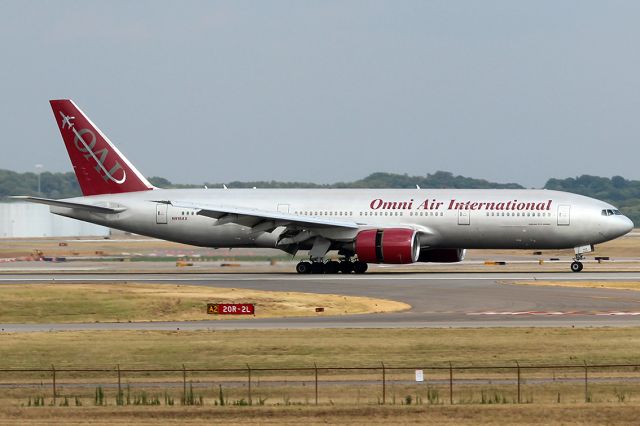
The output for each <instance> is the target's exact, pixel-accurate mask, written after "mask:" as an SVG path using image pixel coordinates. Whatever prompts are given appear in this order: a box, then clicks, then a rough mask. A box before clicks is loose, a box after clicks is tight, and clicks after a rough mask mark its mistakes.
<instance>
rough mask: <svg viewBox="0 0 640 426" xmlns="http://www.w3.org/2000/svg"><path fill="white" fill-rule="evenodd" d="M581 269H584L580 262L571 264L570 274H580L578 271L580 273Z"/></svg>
mask: <svg viewBox="0 0 640 426" xmlns="http://www.w3.org/2000/svg"><path fill="white" fill-rule="evenodd" d="M582 268H584V265H583V264H582V262H573V263H571V271H572V272H580V271H582Z"/></svg>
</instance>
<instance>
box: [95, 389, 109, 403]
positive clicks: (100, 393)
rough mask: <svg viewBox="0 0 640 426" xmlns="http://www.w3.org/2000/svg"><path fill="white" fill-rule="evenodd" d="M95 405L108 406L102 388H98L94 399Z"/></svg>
mask: <svg viewBox="0 0 640 426" xmlns="http://www.w3.org/2000/svg"><path fill="white" fill-rule="evenodd" d="M93 402H94V405H106V404H105V400H104V391H103V390H102V386H98V387H97V388H96V392H95V395H94V399H93Z"/></svg>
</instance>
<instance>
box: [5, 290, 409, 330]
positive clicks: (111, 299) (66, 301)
mask: <svg viewBox="0 0 640 426" xmlns="http://www.w3.org/2000/svg"><path fill="white" fill-rule="evenodd" d="M0 298H1V299H2V304H0V318H1V319H2V322H4V323H11V322H21V323H48V322H93V321H99V322H118V321H186V320H212V319H230V318H238V317H240V318H242V317H244V318H247V316H246V315H244V316H243V315H208V314H207V313H206V307H207V303H253V304H255V305H256V315H255V317H257V318H268V317H293V316H312V315H343V314H363V313H373V312H395V311H402V310H406V309H409V308H410V306H409V305H407V304H406V303H402V302H394V301H391V300H383V299H374V298H369V297H354V296H340V295H331V294H309V293H298V292H275V291H260V290H245V289H237V288H213V287H203V286H188V285H186V286H185V285H168V284H138V283H129V284H94V283H92V284H16V285H3V286H2V287H0ZM316 307H323V308H324V313H321V314H317V313H316V312H315V308H316ZM248 318H252V316H249V317H248Z"/></svg>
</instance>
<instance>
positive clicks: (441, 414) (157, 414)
mask: <svg viewBox="0 0 640 426" xmlns="http://www.w3.org/2000/svg"><path fill="white" fill-rule="evenodd" d="M638 410H639V407H638V406H637V405H630V404H613V405H607V404H598V405H592V404H577V405H570V406H557V405H506V406H478V405H460V406H452V407H450V406H428V407H426V406H425V407H416V406H410V407H408V406H405V407H398V406H395V407H392V406H361V407H326V406H325V407H295V406H294V407H213V408H212V407H208V408H207V407H79V408H76V407H54V408H49V407H43V408H10V409H4V410H2V411H0V424H15V423H20V424H26V425H35V424H60V423H65V424H71V423H74V424H86V423H91V424H98V425H102V424H104V425H106V424H133V423H135V424H137V425H157V424H176V423H179V424H203V423H204V424H211V423H212V422H213V423H216V424H290V425H300V424H307V425H319V424H353V425H369V424H385V425H388V424H394V425H396V424H397V425H408V424H443V425H460V424H468V425H471V424H473V425H501V424H512V425H534V424H536V425H537V424H564V425H586V424H589V425H594V424H602V425H605V424H607V425H610V424H619V425H635V424H637V422H638Z"/></svg>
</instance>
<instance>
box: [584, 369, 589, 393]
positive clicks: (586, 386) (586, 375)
mask: <svg viewBox="0 0 640 426" xmlns="http://www.w3.org/2000/svg"><path fill="white" fill-rule="evenodd" d="M588 371H589V366H588V365H587V361H584V402H589V373H588Z"/></svg>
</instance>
